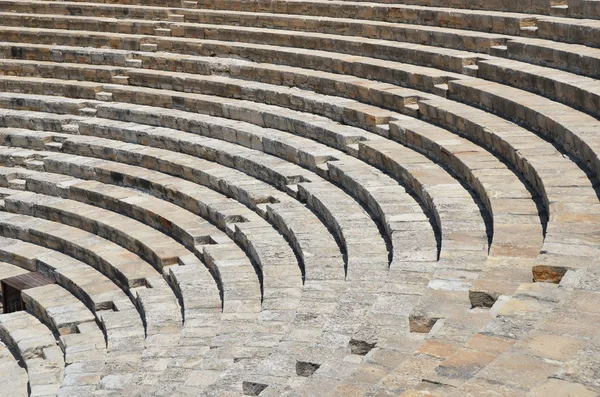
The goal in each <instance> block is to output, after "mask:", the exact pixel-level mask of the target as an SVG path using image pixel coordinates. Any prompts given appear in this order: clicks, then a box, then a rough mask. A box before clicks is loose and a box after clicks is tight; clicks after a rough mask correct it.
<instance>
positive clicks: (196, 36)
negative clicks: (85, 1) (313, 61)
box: [2, 13, 487, 73]
mask: <svg viewBox="0 0 600 397" xmlns="http://www.w3.org/2000/svg"><path fill="white" fill-rule="evenodd" d="M2 18H3V21H5V25H6V27H5V28H3V32H6V33H4V35H6V36H8V34H7V33H9V32H11V33H13V32H14V33H13V35H15V34H18V35H20V36H24V35H27V34H34V33H36V32H38V31H41V30H46V31H48V30H60V31H62V32H69V33H72V34H76V35H81V34H82V33H81V32H83V31H92V32H106V33H102V34H99V35H100V36H102V35H106V34H111V33H112V35H114V37H115V38H116V37H122V38H125V37H127V36H129V37H131V38H133V37H137V38H138V39H141V40H144V41H145V43H143V44H140V47H138V48H135V49H136V50H145V49H149V50H159V49H161V48H160V46H158V45H159V44H160V42H161V41H170V42H178V41H182V40H181V38H183V37H186V40H185V41H186V42H187V44H188V45H189V44H191V43H193V42H189V40H190V39H192V40H195V41H196V42H201V41H202V40H213V41H216V40H219V41H225V42H239V41H240V38H241V36H240V35H239V34H236V32H237V33H239V32H240V31H243V32H244V34H243V42H246V43H252V44H256V45H276V46H281V47H296V48H303V49H307V50H320V49H322V48H331V49H333V50H334V51H331V52H338V53H344V54H346V55H359V56H369V57H372V58H377V59H382V60H391V61H404V62H406V63H416V64H419V65H423V66H432V67H436V68H439V69H442V70H446V71H449V72H455V73H463V69H464V67H466V66H469V65H473V64H475V62H476V60H477V59H478V58H480V57H487V55H483V54H477V53H469V52H466V51H459V50H454V49H450V48H440V47H430V46H427V45H421V44H413V43H403V42H399V41H386V40H376V39H369V38H360V37H353V36H339V35H331V34H321V33H311V32H296V31H285V30H277V29H260V28H251V27H238V26H227V25H201V24H179V25H180V26H181V33H180V34H179V35H177V36H175V37H165V36H160V35H155V34H154V29H155V28H156V26H157V25H158V24H159V23H158V22H152V21H147V22H145V21H139V22H137V21H135V20H132V21H129V22H128V21H125V20H117V19H115V20H108V21H106V23H103V24H102V26H98V22H97V19H96V18H91V17H90V18H85V17H77V19H76V22H77V23H69V21H70V20H71V19H72V18H75V17H62V16H54V15H48V16H44V15H35V16H28V15H27V14H13V13H5V14H3V15H2ZM61 19H64V21H61ZM44 22H45V23H44ZM59 22H62V23H63V24H66V26H65V28H64V29H60V27H62V24H59ZM121 26H129V29H123V28H121ZM14 27H19V29H18V31H15V30H14ZM11 28H13V29H11ZM123 30H124V32H122V31H123ZM57 33H58V32H57ZM62 34H64V33H62ZM86 39H88V40H89V39H90V37H88V38H86ZM176 39H179V40H176ZM38 40H39V38H38ZM128 41H129V40H128ZM38 43H39V41H38ZM113 43H114V41H113ZM332 44H335V46H331V45H332ZM157 46H158V47H157ZM111 47H114V44H113V45H111ZM136 47H137V46H136Z"/></svg>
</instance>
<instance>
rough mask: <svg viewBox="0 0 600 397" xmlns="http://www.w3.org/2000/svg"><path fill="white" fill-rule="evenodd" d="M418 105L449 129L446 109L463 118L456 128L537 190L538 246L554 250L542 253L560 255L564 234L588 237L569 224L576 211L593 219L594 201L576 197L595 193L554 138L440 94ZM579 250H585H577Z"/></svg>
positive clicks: (428, 117)
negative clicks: (541, 221)
mask: <svg viewBox="0 0 600 397" xmlns="http://www.w3.org/2000/svg"><path fill="white" fill-rule="evenodd" d="M420 107H421V114H422V115H423V118H424V119H425V120H428V121H430V122H434V123H440V124H441V125H443V126H444V127H446V128H450V129H451V130H455V127H453V126H449V125H448V124H447V122H446V121H445V120H447V116H446V114H451V115H454V117H455V118H456V119H457V120H464V121H465V123H461V124H460V125H461V126H464V127H461V128H460V129H458V131H457V132H459V133H460V134H464V135H465V136H467V137H468V138H470V139H473V140H474V141H476V142H478V143H480V144H484V146H485V147H487V148H489V149H491V150H494V151H496V152H497V153H498V154H499V155H500V156H501V158H503V159H505V160H506V161H509V162H510V163H511V165H512V166H514V167H515V168H516V169H517V170H519V171H520V172H521V174H522V175H523V177H524V178H525V179H526V180H527V181H528V182H529V183H530V184H531V186H533V187H534V189H535V190H536V191H537V192H539V194H540V196H541V197H542V198H543V199H544V203H545V206H546V208H547V210H548V214H549V221H548V227H547V230H546V238H545V241H544V246H543V248H542V250H543V252H544V253H545V254H549V253H552V255H543V256H548V257H549V258H550V257H552V256H555V257H556V258H562V259H561V260H564V259H565V256H564V255H563V253H564V251H563V250H564V249H565V246H564V244H562V243H560V241H565V240H564V239H565V238H566V239H568V241H570V242H572V243H575V242H577V244H581V248H583V247H585V245H586V244H587V243H586V242H585V241H586V238H585V237H583V236H582V235H581V234H579V233H577V231H576V228H573V227H570V226H568V224H569V223H571V222H572V221H574V220H575V219H576V218H579V217H582V219H589V221H590V222H591V223H593V222H594V219H595V216H594V215H593V214H594V212H595V211H596V206H595V205H593V206H585V209H584V208H583V207H581V205H580V204H577V202H581V200H582V199H583V200H586V201H587V200H591V202H592V203H595V200H596V193H595V191H594V188H593V185H592V182H591V181H590V180H589V177H588V176H587V175H586V174H585V172H584V171H583V170H582V169H581V168H580V167H579V166H578V164H576V163H574V162H572V161H570V160H569V159H567V158H565V157H564V156H563V155H562V153H561V152H559V151H558V150H557V149H556V148H555V147H554V146H553V145H552V144H550V143H549V142H547V141H545V140H543V139H542V138H540V137H538V136H536V135H535V134H532V133H531V132H529V131H527V130H524V129H523V128H521V127H519V126H517V125H515V124H513V123H511V122H509V121H507V120H504V119H501V118H499V117H498V116H495V115H492V114H490V113H486V112H483V111H481V110H479V109H475V108H472V107H469V106H466V105H464V104H460V103H457V102H451V101H447V100H444V99H441V98H440V99H435V100H428V101H423V102H421V103H420ZM492 142H493V145H492ZM496 142H497V143H496ZM517 151H518V153H517ZM557 170H558V171H557ZM586 197H587V199H586ZM559 203H560V204H559ZM569 203H571V204H569ZM576 213H579V214H580V215H575V214H576ZM577 255H578V256H579V255H584V256H587V255H588V254H587V253H586V252H585V250H581V251H579V253H578V254H577ZM550 260H551V259H550ZM571 262H572V261H571Z"/></svg>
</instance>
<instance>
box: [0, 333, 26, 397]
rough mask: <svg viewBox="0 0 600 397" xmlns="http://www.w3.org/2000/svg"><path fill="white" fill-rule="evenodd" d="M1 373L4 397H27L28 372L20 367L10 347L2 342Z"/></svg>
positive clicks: (0, 350)
mask: <svg viewBox="0 0 600 397" xmlns="http://www.w3.org/2000/svg"><path fill="white" fill-rule="evenodd" d="M0 371H1V372H0V373H2V378H1V379H2V384H3V390H2V391H1V392H0V396H2V397H12V396H15V397H27V396H28V395H29V394H28V392H27V371H26V370H25V368H22V367H21V366H20V365H19V362H18V361H17V360H16V359H15V357H14V356H13V354H12V353H11V352H10V350H9V349H8V347H6V345H5V344H4V343H2V342H0Z"/></svg>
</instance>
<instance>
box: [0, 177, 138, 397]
mask: <svg viewBox="0 0 600 397" xmlns="http://www.w3.org/2000/svg"><path fill="white" fill-rule="evenodd" d="M4 171H6V170H5V169H4ZM11 172H13V174H14V171H11ZM1 242H2V243H1V245H2V247H1V249H0V256H1V257H2V258H3V259H4V260H7V261H10V262H11V263H14V264H16V265H17V266H19V268H23V269H27V270H30V271H40V272H43V273H44V274H47V275H50V276H51V277H52V278H54V279H55V280H56V281H57V283H58V285H60V286H62V287H63V288H65V290H67V291H69V293H71V294H72V296H75V297H77V298H78V299H79V300H80V301H81V302H83V303H84V304H85V305H86V306H87V307H88V308H90V310H91V311H92V312H93V313H94V315H95V317H96V321H97V322H98V323H99V324H101V327H102V331H103V333H104V334H105V336H106V349H107V355H106V358H101V359H100V360H98V361H97V362H89V363H81V362H80V363H76V364H74V363H71V364H70V365H69V366H68V367H67V369H66V376H67V377H74V378H78V377H80V376H83V377H84V378H85V377H86V376H87V375H90V379H91V380H93V381H97V380H98V379H97V377H98V374H99V373H101V374H102V381H101V382H100V385H101V386H100V387H104V386H108V385H110V384H111V379H112V380H114V379H115V378H118V377H122V376H124V375H127V373H128V372H131V371H132V369H133V370H135V368H137V366H139V363H140V361H141V353H142V350H143V347H144V337H145V330H144V325H143V322H142V315H141V314H139V313H138V309H136V306H134V304H133V303H132V301H131V300H130V298H129V297H128V296H127V295H126V294H125V292H123V291H121V290H120V289H119V287H117V286H116V285H115V284H114V283H113V282H112V281H111V280H109V279H108V278H107V277H106V276H104V275H102V274H101V273H99V272H98V271H97V270H95V269H94V268H93V267H91V266H89V265H88V264H86V263H84V262H80V261H78V260H77V259H75V258H73V257H70V256H67V255H65V254H62V253H60V252H58V251H55V250H51V249H48V248H45V247H42V246H40V245H35V244H31V243H28V242H25V241H22V240H15V239H11V238H6V237H2V239H1ZM67 313H70V312H69V311H67ZM59 314H60V312H59ZM77 338H79V337H77V336H76V337H74V338H72V339H74V340H73V343H72V345H74V342H77ZM103 340H104V339H103ZM80 342H81V341H80ZM83 342H85V341H83ZM72 350H73V354H74V357H75V358H77V355H78V353H79V350H78V349H77V348H74V349H72ZM87 350H89V349H84V350H83V351H84V352H85V351H87ZM79 355H80V354H79ZM80 356H81V355H80ZM84 357H85V354H84ZM90 358H96V356H94V355H91V356H90ZM105 363H106V365H105ZM104 377H106V380H104ZM94 386H95V385H94ZM94 386H91V385H87V386H83V389H84V390H83V392H85V389H90V388H95V387H94ZM79 387H80V386H79V385H78V382H74V383H73V384H71V383H65V384H64V385H63V387H62V388H61V392H62V393H64V394H66V395H69V393H71V392H72V393H75V392H78V391H81V390H80V389H79Z"/></svg>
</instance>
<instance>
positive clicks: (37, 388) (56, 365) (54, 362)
mask: <svg viewBox="0 0 600 397" xmlns="http://www.w3.org/2000/svg"><path fill="white" fill-rule="evenodd" d="M0 338H1V339H2V341H3V343H4V344H6V345H8V346H10V347H11V348H12V349H13V350H14V351H16V352H17V353H18V354H19V359H20V360H21V361H22V362H23V365H24V366H25V368H26V369H27V378H28V390H30V393H31V395H36V396H55V395H56V394H57V393H58V391H59V388H60V386H61V384H62V381H63V376H64V370H65V359H64V356H63V352H62V351H61V349H60V347H59V346H58V344H57V342H56V339H55V338H54V335H52V331H51V330H50V329H49V328H48V327H47V326H46V325H44V324H43V323H41V322H40V320H38V319H37V318H35V316H33V315H32V314H30V313H28V312H25V311H20V312H14V313H9V314H1V315H0ZM17 392H18V391H17Z"/></svg>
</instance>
